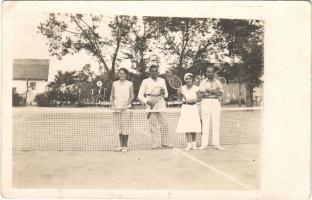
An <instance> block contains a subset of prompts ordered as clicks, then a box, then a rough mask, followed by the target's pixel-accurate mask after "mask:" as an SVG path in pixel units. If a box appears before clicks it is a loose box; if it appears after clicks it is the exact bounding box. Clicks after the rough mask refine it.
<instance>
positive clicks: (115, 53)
mask: <svg viewBox="0 0 312 200" xmlns="http://www.w3.org/2000/svg"><path fill="white" fill-rule="evenodd" d="M120 43H121V38H118V39H117V45H116V49H115V52H114V55H113V60H112V69H111V78H112V80H114V78H115V65H116V59H117V54H118V51H119V47H120Z"/></svg>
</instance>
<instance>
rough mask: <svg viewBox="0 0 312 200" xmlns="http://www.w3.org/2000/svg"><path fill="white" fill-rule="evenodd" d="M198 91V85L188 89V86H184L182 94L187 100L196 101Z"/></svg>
mask: <svg viewBox="0 0 312 200" xmlns="http://www.w3.org/2000/svg"><path fill="white" fill-rule="evenodd" d="M198 91H199V87H198V86H196V85H193V86H192V87H191V88H187V87H186V85H183V86H182V88H181V92H182V94H183V96H184V97H185V100H196V99H197V92H198Z"/></svg>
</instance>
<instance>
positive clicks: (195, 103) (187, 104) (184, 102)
mask: <svg viewBox="0 0 312 200" xmlns="http://www.w3.org/2000/svg"><path fill="white" fill-rule="evenodd" d="M183 104H185V105H195V104H196V103H195V102H193V103H187V102H183Z"/></svg>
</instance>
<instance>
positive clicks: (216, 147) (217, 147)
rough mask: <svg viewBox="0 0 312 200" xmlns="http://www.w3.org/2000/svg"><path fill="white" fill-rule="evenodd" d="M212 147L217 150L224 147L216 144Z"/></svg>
mask: <svg viewBox="0 0 312 200" xmlns="http://www.w3.org/2000/svg"><path fill="white" fill-rule="evenodd" d="M213 148H215V149H218V150H222V151H223V150H224V148H222V147H221V146H219V145H217V146H213Z"/></svg>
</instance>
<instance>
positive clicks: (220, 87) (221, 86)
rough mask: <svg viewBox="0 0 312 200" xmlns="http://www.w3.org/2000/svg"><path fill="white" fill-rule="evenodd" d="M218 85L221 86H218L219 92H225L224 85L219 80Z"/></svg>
mask: <svg viewBox="0 0 312 200" xmlns="http://www.w3.org/2000/svg"><path fill="white" fill-rule="evenodd" d="M218 85H219V87H218V89H219V92H221V95H223V94H224V90H223V85H222V83H221V82H220V81H218Z"/></svg>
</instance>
